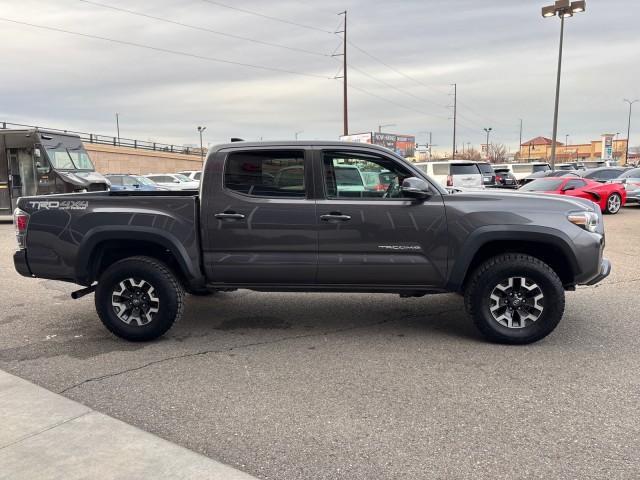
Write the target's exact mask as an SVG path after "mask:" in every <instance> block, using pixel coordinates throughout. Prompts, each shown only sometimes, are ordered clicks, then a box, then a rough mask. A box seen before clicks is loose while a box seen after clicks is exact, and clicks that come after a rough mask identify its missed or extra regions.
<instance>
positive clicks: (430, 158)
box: [429, 132, 433, 161]
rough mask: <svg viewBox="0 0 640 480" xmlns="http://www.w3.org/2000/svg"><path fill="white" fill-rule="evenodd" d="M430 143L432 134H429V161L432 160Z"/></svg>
mask: <svg viewBox="0 0 640 480" xmlns="http://www.w3.org/2000/svg"><path fill="white" fill-rule="evenodd" d="M432 141H433V140H432V132H429V161H431V160H432V157H431V143H432Z"/></svg>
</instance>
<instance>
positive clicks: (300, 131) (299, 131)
mask: <svg viewBox="0 0 640 480" xmlns="http://www.w3.org/2000/svg"><path fill="white" fill-rule="evenodd" d="M302 132H304V130H298V131H297V132H296V133H295V137H296V141H297V140H298V135H300V134H301V133H302Z"/></svg>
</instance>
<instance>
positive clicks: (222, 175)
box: [201, 147, 318, 285]
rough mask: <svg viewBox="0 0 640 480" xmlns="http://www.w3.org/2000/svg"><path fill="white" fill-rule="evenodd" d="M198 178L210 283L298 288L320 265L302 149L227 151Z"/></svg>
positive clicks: (309, 280) (308, 162)
mask: <svg viewBox="0 0 640 480" xmlns="http://www.w3.org/2000/svg"><path fill="white" fill-rule="evenodd" d="M207 166H208V168H209V169H210V170H207V172H206V173H205V175H204V176H203V181H204V182H205V185H204V186H203V188H202V196H201V202H202V208H201V212H202V213H201V215H202V217H201V224H202V237H203V238H202V244H203V245H202V247H203V258H204V268H205V271H206V275H207V279H208V280H209V281H210V282H212V283H218V282H223V283H226V284H239V285H242V284H251V285H261V284H263V285H274V284H279V285H303V284H313V283H314V282H315V275H316V268H317V264H318V232H317V215H316V203H315V202H316V201H315V200H314V198H313V191H314V190H313V178H312V166H311V160H310V158H309V154H308V153H307V152H306V151H305V150H304V149H303V148H297V149H286V148H285V149H283V148H269V147H265V148H259V149H256V148H252V149H247V150H242V149H235V148H234V149H228V150H221V151H219V152H217V153H216V157H215V159H214V158H211V157H210V160H209V161H208V162H207Z"/></svg>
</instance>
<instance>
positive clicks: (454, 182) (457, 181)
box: [416, 160, 484, 189]
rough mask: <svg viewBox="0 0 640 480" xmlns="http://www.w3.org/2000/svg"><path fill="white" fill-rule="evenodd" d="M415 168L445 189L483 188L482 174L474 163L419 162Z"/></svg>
mask: <svg viewBox="0 0 640 480" xmlns="http://www.w3.org/2000/svg"><path fill="white" fill-rule="evenodd" d="M416 166H417V167H418V168H419V169H420V170H422V171H423V172H424V173H426V174H427V175H428V176H429V177H431V178H433V179H434V180H435V181H437V182H438V183H440V184H441V185H443V186H445V187H457V188H473V189H476V188H484V181H483V180H482V173H481V172H480V169H479V168H478V165H477V164H476V162H471V161H467V160H451V161H448V162H421V163H416Z"/></svg>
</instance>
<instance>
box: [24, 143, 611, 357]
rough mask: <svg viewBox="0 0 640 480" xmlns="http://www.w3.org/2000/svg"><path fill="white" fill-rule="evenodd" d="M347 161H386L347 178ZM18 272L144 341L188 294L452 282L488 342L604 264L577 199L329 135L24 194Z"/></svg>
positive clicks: (591, 277) (220, 151)
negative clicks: (117, 179) (370, 183)
mask: <svg viewBox="0 0 640 480" xmlns="http://www.w3.org/2000/svg"><path fill="white" fill-rule="evenodd" d="M345 167H349V168H353V167H356V168H358V169H360V170H361V171H362V172H377V173H380V172H384V178H385V182H389V183H388V184H387V183H385V186H386V188H385V189H380V188H376V189H354V188H353V187H352V186H350V185H348V184H346V183H345V182H346V180H341V178H348V177H345V176H340V175H336V171H340V169H343V168H345ZM14 221H15V224H16V234H17V238H18V244H19V249H18V250H17V251H16V253H15V255H14V263H15V267H16V269H17V271H18V272H19V273H20V274H22V275H24V276H32V277H39V278H49V279H56V280H63V281H68V282H73V283H76V284H79V285H82V286H84V287H85V288H84V289H82V290H80V291H78V292H75V293H76V296H81V295H83V294H86V293H90V292H92V291H95V303H96V309H97V312H98V315H99V317H100V319H101V320H102V322H103V323H104V325H105V326H106V327H107V328H108V329H109V330H110V331H111V332H113V333H114V334H116V335H118V336H120V337H122V338H125V339H127V340H131V341H144V340H150V339H153V338H156V337H158V336H160V335H162V334H164V333H165V332H166V331H167V330H168V329H169V328H170V327H171V326H172V325H173V323H174V321H175V320H176V319H178V318H179V317H180V316H181V314H182V308H183V304H184V292H185V291H187V292H191V293H206V292H208V291H215V290H227V289H237V288H245V289H252V290H257V291H307V292H309V291H312V292H313V291H323V292H374V293H395V294H400V295H402V296H422V295H426V294H431V293H442V292H457V293H461V294H463V295H464V298H465V306H466V308H467V311H468V312H469V314H470V316H471V317H472V318H473V320H474V323H475V324H476V326H477V327H478V328H479V330H480V331H481V332H482V333H483V334H484V335H485V336H487V337H488V338H489V339H490V340H493V341H497V342H503V343H512V344H524V343H530V342H534V341H537V340H539V339H541V338H543V337H545V336H546V335H548V334H549V333H550V332H551V331H553V329H554V328H555V326H556V325H557V324H558V322H559V321H560V319H561V318H562V315H563V311H564V302H565V296H564V292H565V290H571V289H573V288H574V287H575V286H576V285H580V284H594V283H596V282H599V281H600V280H602V279H603V278H605V277H606V276H607V275H608V274H609V272H610V268H611V267H610V264H609V262H608V261H607V260H606V259H604V258H603V249H604V226H603V223H602V214H601V213H600V211H599V209H598V208H597V207H596V206H595V204H593V203H592V202H589V201H587V200H582V199H566V198H561V197H556V196H552V195H549V196H544V197H541V196H534V195H530V194H518V193H507V194H505V193H501V192H498V191H493V190H491V191H477V192H459V193H448V192H447V190H445V189H444V188H443V187H441V186H439V185H438V184H437V183H436V182H434V181H432V180H431V179H430V178H429V177H428V176H426V175H425V174H424V173H423V172H422V171H421V170H420V169H419V168H417V167H415V166H414V165H412V164H410V163H409V162H406V161H405V160H404V159H402V158H401V157H399V156H397V155H395V154H394V153H392V152H390V151H389V150H387V149H384V148H381V147H377V146H373V145H366V144H351V143H340V142H290V143H279V142H268V143H245V142H238V143H231V144H225V145H219V146H217V147H213V148H212V149H211V150H210V151H209V154H208V156H207V160H206V163H205V166H204V169H203V174H202V179H201V183H200V190H199V192H196V191H192V192H189V191H185V192H100V193H79V194H71V195H50V196H46V197H37V196H36V197H25V198H21V199H20V200H19V201H18V208H17V210H16V212H15V215H14Z"/></svg>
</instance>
